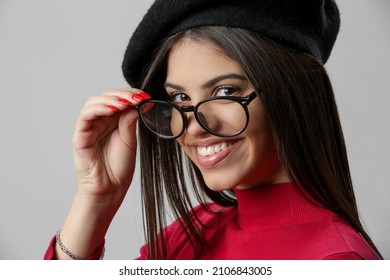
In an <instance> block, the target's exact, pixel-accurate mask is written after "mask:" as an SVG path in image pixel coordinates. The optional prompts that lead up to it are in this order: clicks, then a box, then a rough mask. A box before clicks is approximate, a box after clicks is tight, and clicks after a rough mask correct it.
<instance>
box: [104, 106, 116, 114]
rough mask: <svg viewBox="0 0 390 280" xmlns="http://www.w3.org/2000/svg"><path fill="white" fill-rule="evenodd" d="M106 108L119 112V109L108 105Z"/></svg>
mask: <svg viewBox="0 0 390 280" xmlns="http://www.w3.org/2000/svg"><path fill="white" fill-rule="evenodd" d="M106 108H107V109H109V110H111V111H114V112H116V111H118V108H117V107H115V106H112V105H107V106H106Z"/></svg>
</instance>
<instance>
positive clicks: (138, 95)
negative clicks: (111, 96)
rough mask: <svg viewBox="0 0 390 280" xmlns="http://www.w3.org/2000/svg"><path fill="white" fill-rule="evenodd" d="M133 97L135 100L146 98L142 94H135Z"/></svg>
mask: <svg viewBox="0 0 390 280" xmlns="http://www.w3.org/2000/svg"><path fill="white" fill-rule="evenodd" d="M131 98H132V99H133V100H135V101H143V100H144V99H145V97H143V96H142V95H140V94H133V95H132V96H131Z"/></svg>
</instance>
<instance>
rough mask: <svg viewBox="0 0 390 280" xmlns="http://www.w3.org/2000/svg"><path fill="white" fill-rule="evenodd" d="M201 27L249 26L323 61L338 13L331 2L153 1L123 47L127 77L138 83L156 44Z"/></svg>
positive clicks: (337, 26)
mask: <svg viewBox="0 0 390 280" xmlns="http://www.w3.org/2000/svg"><path fill="white" fill-rule="evenodd" d="M200 26H226V27H237V28H243V29H247V30H251V31H254V32H256V33H259V34H261V35H263V36H265V37H268V38H270V39H272V40H274V41H276V42H279V43H281V44H282V45H285V46H287V47H289V48H292V49H295V50H298V51H302V52H306V53H309V54H311V55H313V56H315V57H316V58H318V59H319V60H321V61H322V62H323V63H325V62H326V61H327V60H328V58H329V55H330V53H331V50H332V47H333V44H334V42H335V40H336V37H337V34H338V31H339V27H340V14H339V10H338V8H337V5H336V3H335V2H334V0H156V1H155V2H154V3H153V5H152V6H151V7H150V9H149V10H148V12H147V13H146V15H145V16H144V18H143V19H142V21H141V23H140V24H139V25H138V27H137V28H136V30H135V32H134V33H133V35H132V37H131V39H130V42H129V44H128V46H127V49H126V52H125V56H124V60H123V64H122V70H123V74H124V77H125V79H126V81H127V82H128V83H129V84H130V85H131V86H135V87H140V84H141V82H142V80H143V78H144V77H143V75H144V70H145V69H147V68H148V63H150V61H151V59H152V56H153V54H154V53H155V51H156V48H158V45H159V43H160V42H161V41H162V40H163V39H164V38H166V37H168V36H170V35H173V34H175V33H177V32H180V31H183V30H187V29H190V28H193V27H200Z"/></svg>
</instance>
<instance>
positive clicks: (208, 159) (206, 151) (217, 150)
mask: <svg viewBox="0 0 390 280" xmlns="http://www.w3.org/2000/svg"><path fill="white" fill-rule="evenodd" d="M238 142H239V141H237V140H234V141H224V142H219V143H213V144H209V145H207V146H203V145H202V146H197V147H196V160H197V162H198V163H199V165H201V166H202V167H204V168H212V167H215V166H216V165H217V164H218V163H219V162H221V161H222V160H223V159H225V158H226V157H227V156H228V155H230V153H231V152H232V151H233V150H235V148H236V146H237V143H238Z"/></svg>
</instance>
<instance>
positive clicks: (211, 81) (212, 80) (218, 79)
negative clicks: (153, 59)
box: [164, 74, 246, 90]
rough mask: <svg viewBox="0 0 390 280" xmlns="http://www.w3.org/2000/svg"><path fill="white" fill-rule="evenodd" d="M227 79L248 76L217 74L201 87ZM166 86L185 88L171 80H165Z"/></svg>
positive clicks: (240, 78)
mask: <svg viewBox="0 0 390 280" xmlns="http://www.w3.org/2000/svg"><path fill="white" fill-rule="evenodd" d="M226 79H237V80H246V78H245V77H244V76H242V75H238V74H225V75H220V76H217V77H215V78H213V79H211V80H209V81H207V82H205V83H204V84H203V85H202V86H201V88H202V89H207V88H209V87H211V86H213V85H215V84H216V83H218V82H220V81H223V80H226ZM164 87H165V88H167V87H170V88H173V89H176V90H184V87H182V86H180V85H176V84H173V83H170V82H165V83H164Z"/></svg>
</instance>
